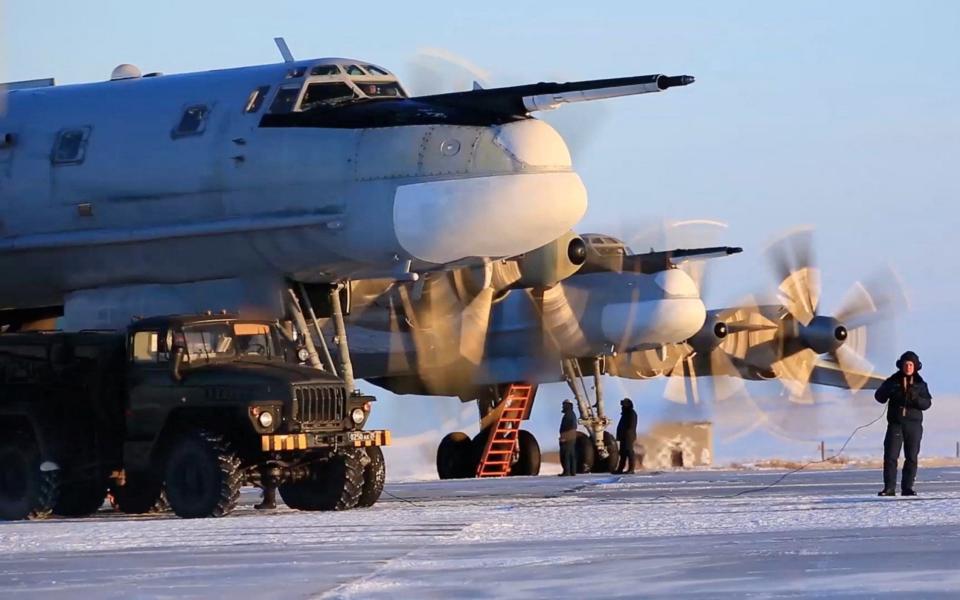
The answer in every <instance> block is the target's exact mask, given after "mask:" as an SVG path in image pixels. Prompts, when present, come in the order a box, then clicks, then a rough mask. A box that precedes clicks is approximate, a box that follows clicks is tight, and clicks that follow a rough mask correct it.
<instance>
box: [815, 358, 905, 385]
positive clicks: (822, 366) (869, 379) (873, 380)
mask: <svg viewBox="0 0 960 600" xmlns="http://www.w3.org/2000/svg"><path fill="white" fill-rule="evenodd" d="M851 377H852V378H854V379H856V380H858V383H859V382H865V383H864V384H863V386H862V389H868V390H875V389H877V388H879V387H880V384H882V383H883V382H884V380H885V379H886V377H880V376H878V375H876V374H874V373H867V372H853V373H850V372H849V371H848V372H847V374H846V375H845V374H844V371H843V369H841V368H840V365H838V364H837V363H835V362H832V361H829V360H819V361H817V364H816V366H814V367H813V373H811V375H810V383H817V384H820V385H829V386H831V387H838V388H849V387H850V384H849V383H848V381H849V380H850V378H851Z"/></svg>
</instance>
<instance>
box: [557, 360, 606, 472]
mask: <svg viewBox="0 0 960 600" xmlns="http://www.w3.org/2000/svg"><path fill="white" fill-rule="evenodd" d="M591 366H592V371H593V389H594V394H595V398H596V402H595V403H594V404H593V405H592V406H591V405H590V403H589V402H588V401H587V395H588V392H587V386H586V384H585V383H584V377H583V372H582V370H581V368H580V362H579V361H577V360H576V359H565V360H564V361H563V376H564V379H565V380H566V382H567V385H568V386H570V390H571V391H572V392H573V395H574V397H575V398H576V399H577V407H578V408H579V410H580V424H581V425H583V426H584V427H586V428H587V432H588V433H583V432H578V434H577V446H576V449H577V472H578V473H612V472H613V471H614V470H616V468H617V462H618V461H619V459H620V452H619V449H618V447H617V441H616V439H614V437H613V436H612V435H611V434H610V433H609V432H608V431H607V427H609V426H610V423H611V421H610V419H609V418H608V417H607V416H606V414H605V413H604V406H603V388H602V386H601V382H600V374H601V367H602V365H601V359H600V357H599V356H598V357H595V358H594V359H593V364H592V365H591Z"/></svg>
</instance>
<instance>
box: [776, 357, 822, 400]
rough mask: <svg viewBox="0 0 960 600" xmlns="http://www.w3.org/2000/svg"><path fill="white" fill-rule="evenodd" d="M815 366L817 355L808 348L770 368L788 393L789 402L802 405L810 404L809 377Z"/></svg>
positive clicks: (782, 359) (777, 362)
mask: <svg viewBox="0 0 960 600" xmlns="http://www.w3.org/2000/svg"><path fill="white" fill-rule="evenodd" d="M816 364H817V353H816V352H814V351H813V350H810V349H808V348H804V349H803V350H800V351H799V352H796V353H794V354H791V355H789V356H785V357H782V358H781V359H780V360H778V361H775V362H774V363H773V364H772V365H771V367H772V368H773V372H774V373H776V375H777V378H778V379H780V382H781V383H782V384H783V387H785V388H786V389H787V391H788V392H790V396H791V398H790V399H791V400H793V401H794V402H800V403H804V404H809V403H812V402H813V400H812V398H811V396H810V395H809V394H808V393H807V392H808V388H809V386H810V376H811V375H812V374H813V369H814V367H815V366H816Z"/></svg>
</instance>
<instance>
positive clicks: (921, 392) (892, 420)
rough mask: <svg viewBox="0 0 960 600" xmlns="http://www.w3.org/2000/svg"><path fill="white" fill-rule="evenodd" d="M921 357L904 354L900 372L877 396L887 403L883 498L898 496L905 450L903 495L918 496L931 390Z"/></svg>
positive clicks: (879, 390)
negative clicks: (915, 484)
mask: <svg viewBox="0 0 960 600" xmlns="http://www.w3.org/2000/svg"><path fill="white" fill-rule="evenodd" d="M921 367H922V364H921V363H920V357H918V356H917V353H916V352H911V351H908V352H904V353H903V355H902V356H901V357H900V360H898V361H897V369H899V370H898V371H897V372H896V373H894V374H893V375H891V376H890V377H888V378H887V380H886V381H884V382H883V384H881V385H880V388H879V389H878V390H877V391H876V393H875V394H874V398H876V399H877V402H880V403H881V404H882V403H885V402H886V403H887V435H886V437H884V439H883V491H881V492H880V493H879V494H878V495H880V496H894V495H896V489H897V460H898V459H899V458H900V448H901V446H902V447H903V477H902V479H901V480H900V494H901V495H902V496H916V495H917V493H916V492H915V491H914V490H913V482H914V480H915V479H916V477H917V456H918V455H919V454H920V438H922V437H923V411H925V410H927V409H928V408H930V404H931V400H932V398H931V397H930V390H929V389H928V388H927V382H926V381H924V380H923V378H922V377H920V373H919V372H918V371H920V368H921Z"/></svg>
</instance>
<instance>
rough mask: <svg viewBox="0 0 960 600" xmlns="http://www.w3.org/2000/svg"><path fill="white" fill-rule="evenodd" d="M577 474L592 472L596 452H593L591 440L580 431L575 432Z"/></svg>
mask: <svg viewBox="0 0 960 600" xmlns="http://www.w3.org/2000/svg"><path fill="white" fill-rule="evenodd" d="M576 453H577V473H589V472H590V471H591V470H593V462H594V458H595V457H596V452H594V451H593V440H591V439H590V436H589V435H587V434H585V433H584V432H582V431H578V432H577V442H576Z"/></svg>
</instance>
